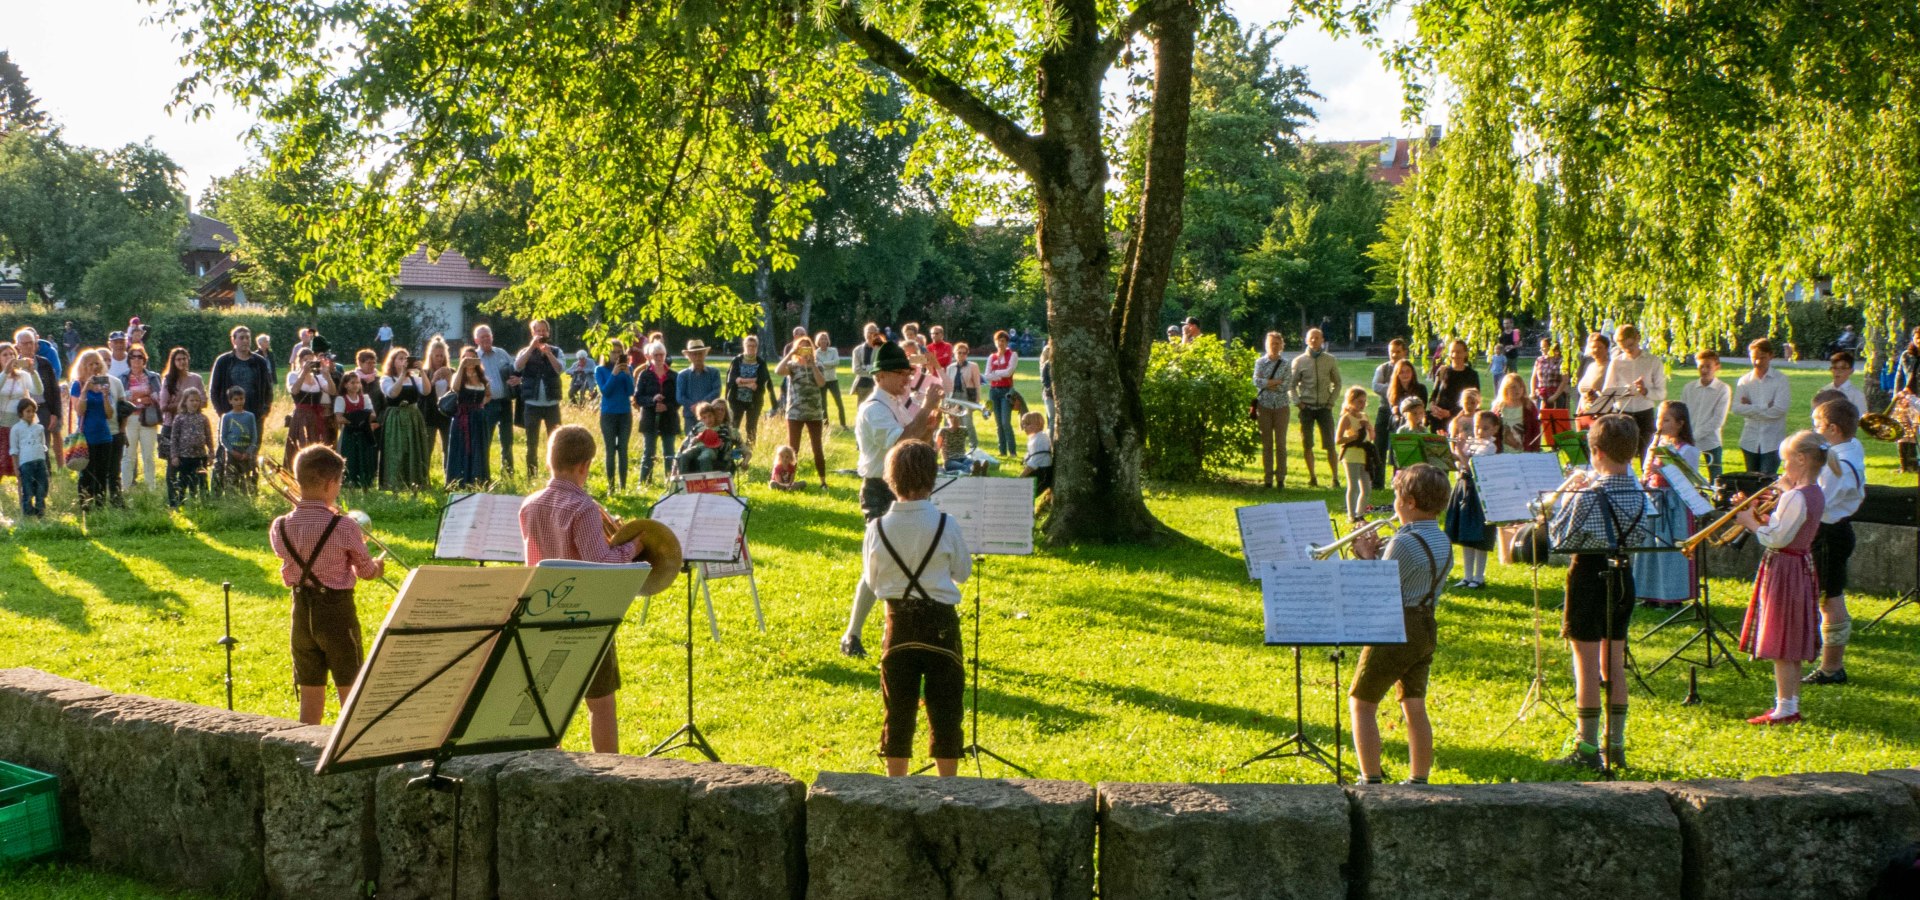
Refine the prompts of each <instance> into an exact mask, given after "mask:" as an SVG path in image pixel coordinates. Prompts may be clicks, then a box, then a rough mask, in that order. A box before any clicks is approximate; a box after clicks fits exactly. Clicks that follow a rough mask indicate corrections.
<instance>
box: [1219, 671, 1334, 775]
mask: <svg viewBox="0 0 1920 900" xmlns="http://www.w3.org/2000/svg"><path fill="white" fill-rule="evenodd" d="M1302 646H1303V645H1301V644H1294V645H1292V647H1293V733H1292V734H1289V735H1287V736H1286V738H1285V739H1284V740H1282V741H1281V742H1280V743H1278V744H1275V745H1273V746H1271V747H1268V748H1267V749H1265V750H1262V751H1260V752H1259V753H1256V754H1254V755H1253V756H1252V757H1251V758H1249V759H1248V760H1247V761H1246V762H1243V763H1241V764H1240V765H1239V768H1242V769H1244V768H1246V767H1248V766H1251V765H1253V764H1254V763H1257V762H1264V761H1266V760H1270V759H1295V758H1298V759H1304V760H1306V761H1308V762H1310V763H1313V764H1314V765H1317V766H1320V767H1322V768H1324V769H1326V770H1327V771H1328V772H1330V773H1332V775H1333V783H1334V784H1346V783H1347V767H1346V764H1345V763H1344V762H1342V761H1341V757H1340V751H1341V743H1340V660H1341V658H1342V657H1343V656H1345V655H1346V654H1345V651H1344V650H1343V649H1342V648H1340V647H1338V646H1335V647H1334V648H1333V649H1332V651H1330V652H1329V653H1328V654H1327V660H1328V661H1329V662H1332V663H1333V686H1334V692H1333V693H1334V697H1333V752H1332V753H1328V752H1327V749H1326V748H1325V747H1322V746H1320V745H1319V744H1318V743H1316V742H1315V741H1314V739H1313V738H1311V737H1308V736H1307V732H1306V701H1305V699H1304V682H1303V679H1302V676H1301V672H1300V653H1301V647H1302Z"/></svg>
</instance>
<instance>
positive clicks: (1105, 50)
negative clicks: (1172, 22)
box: [1095, 0, 1192, 71]
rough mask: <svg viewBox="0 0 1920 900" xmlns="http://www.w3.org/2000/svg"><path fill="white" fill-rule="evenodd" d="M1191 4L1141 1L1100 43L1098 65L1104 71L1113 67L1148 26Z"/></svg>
mask: <svg viewBox="0 0 1920 900" xmlns="http://www.w3.org/2000/svg"><path fill="white" fill-rule="evenodd" d="M1191 2H1192V0H1140V2H1139V4H1138V5H1136V6H1134V8H1133V12H1130V13H1127V17H1126V18H1125V19H1122V20H1121V21H1120V24H1119V25H1116V26H1114V29H1113V32H1112V33H1111V34H1109V35H1107V37H1106V40H1104V41H1101V42H1100V53H1099V55H1098V56H1097V57H1096V58H1095V59H1096V64H1097V65H1099V66H1100V68H1101V70H1103V71H1104V70H1105V69H1106V68H1107V67H1108V66H1111V65H1113V61H1114V60H1116V59H1118V58H1120V51H1122V50H1125V49H1127V44H1129V43H1131V42H1132V41H1133V38H1134V36H1135V35H1137V34H1139V33H1140V32H1142V31H1145V30H1146V29H1147V27H1148V26H1150V25H1152V24H1153V23H1155V22H1158V21H1160V20H1161V19H1162V18H1165V17H1166V16H1167V15H1168V14H1170V13H1175V12H1179V11H1180V10H1182V9H1184V8H1186V7H1188V6H1190V5H1191Z"/></svg>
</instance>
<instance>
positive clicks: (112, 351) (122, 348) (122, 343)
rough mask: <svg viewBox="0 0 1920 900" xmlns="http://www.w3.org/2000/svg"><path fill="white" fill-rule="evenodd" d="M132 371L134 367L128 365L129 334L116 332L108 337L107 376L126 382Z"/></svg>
mask: <svg viewBox="0 0 1920 900" xmlns="http://www.w3.org/2000/svg"><path fill="white" fill-rule="evenodd" d="M131 371H133V367H132V366H130V365H128V364H127V333H126V332H124V331H116V332H114V333H112V334H110V335H107V374H108V375H112V376H113V377H115V378H118V379H120V380H121V381H122V382H124V381H126V380H127V373H128V372H131Z"/></svg>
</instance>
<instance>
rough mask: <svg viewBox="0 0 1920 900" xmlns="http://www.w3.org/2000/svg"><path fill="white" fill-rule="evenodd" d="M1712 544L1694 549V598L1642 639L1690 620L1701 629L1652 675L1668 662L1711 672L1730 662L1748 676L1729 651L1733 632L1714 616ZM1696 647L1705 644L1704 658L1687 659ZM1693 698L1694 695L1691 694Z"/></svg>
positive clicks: (1654, 670) (1652, 672)
mask: <svg viewBox="0 0 1920 900" xmlns="http://www.w3.org/2000/svg"><path fill="white" fill-rule="evenodd" d="M1712 543H1713V542H1712V541H1701V542H1700V543H1699V546H1698V547H1696V548H1695V550H1694V554H1695V556H1694V572H1695V573H1696V574H1695V582H1694V583H1695V590H1694V592H1693V599H1691V600H1688V601H1687V603H1686V605H1685V606H1682V607H1681V608H1680V609H1678V610H1675V611H1674V613H1673V615H1670V616H1668V617H1667V618H1666V620H1665V621H1663V622H1661V623H1660V624H1658V625H1655V626H1653V628H1651V629H1649V630H1648V631H1647V633H1646V634H1643V635H1641V636H1640V639H1641V640H1643V641H1644V640H1646V639H1647V638H1650V637H1653V636H1654V635H1656V634H1659V633H1660V632H1661V631H1662V630H1664V629H1666V628H1667V627H1668V626H1670V625H1675V624H1681V623H1684V622H1686V621H1689V620H1691V622H1692V623H1693V624H1695V625H1697V626H1698V627H1697V628H1696V629H1695V630H1694V632H1693V634H1692V635H1690V636H1688V637H1687V639H1686V640H1685V641H1684V642H1682V643H1681V644H1680V646H1679V647H1678V648H1676V649H1675V650H1674V651H1673V652H1672V653H1670V654H1668V655H1667V658H1666V659H1663V660H1661V661H1659V662H1658V663H1655V664H1654V666H1653V668H1651V669H1648V670H1647V674H1648V675H1657V674H1659V672H1660V670H1661V669H1664V668H1666V667H1667V664H1668V663H1671V662H1674V661H1676V660H1677V661H1680V662H1684V663H1689V664H1692V665H1695V666H1698V667H1700V668H1702V669H1711V668H1713V667H1715V666H1718V665H1720V664H1721V663H1726V664H1728V665H1731V666H1733V671H1734V672H1735V673H1737V674H1738V675H1739V676H1740V677H1741V678H1745V677H1747V670H1746V669H1743V668H1741V667H1740V660H1739V659H1738V658H1737V657H1735V656H1734V654H1733V651H1731V650H1729V649H1727V636H1728V635H1731V634H1732V633H1733V630H1732V629H1730V628H1728V627H1727V626H1725V625H1722V624H1720V620H1719V619H1717V618H1715V617H1714V615H1713V602H1712V601H1713V590H1712V588H1710V587H1709V586H1708V584H1707V581H1708V579H1707V553H1708V546H1709V545H1710V544H1712ZM1695 644H1699V645H1701V653H1702V654H1703V655H1701V656H1700V657H1698V658H1695V657H1692V656H1687V655H1686V653H1687V651H1688V650H1689V649H1691V648H1692V647H1693V645H1695ZM1689 696H1692V694H1691V691H1690V693H1689Z"/></svg>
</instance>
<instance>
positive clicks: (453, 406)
mask: <svg viewBox="0 0 1920 900" xmlns="http://www.w3.org/2000/svg"><path fill="white" fill-rule="evenodd" d="M434 405H435V406H436V407H437V408H439V410H440V414H441V415H443V416H445V417H447V418H448V419H452V418H453V414H454V412H455V411H456V410H458V409H459V408H460V389H459V388H448V389H447V392H446V393H444V394H441V395H440V399H439V401H438V402H436V403H435V404H434Z"/></svg>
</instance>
